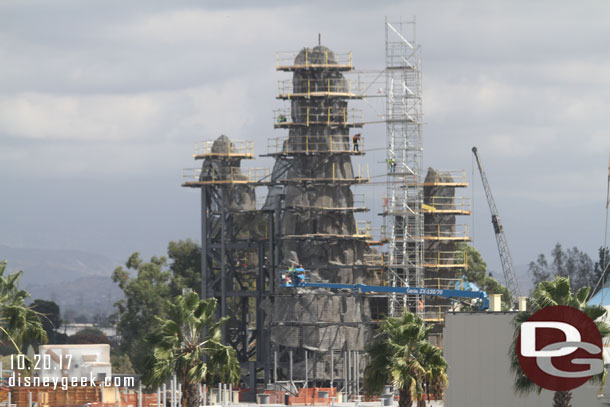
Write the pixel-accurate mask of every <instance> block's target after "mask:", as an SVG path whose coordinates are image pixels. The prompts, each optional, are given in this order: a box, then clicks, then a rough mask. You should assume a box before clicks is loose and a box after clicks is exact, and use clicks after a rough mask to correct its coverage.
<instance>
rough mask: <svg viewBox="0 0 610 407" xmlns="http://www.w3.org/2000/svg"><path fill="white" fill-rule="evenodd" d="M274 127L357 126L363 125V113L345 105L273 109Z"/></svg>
mask: <svg viewBox="0 0 610 407" xmlns="http://www.w3.org/2000/svg"><path fill="white" fill-rule="evenodd" d="M273 122H274V126H275V127H288V126H310V125H313V124H317V125H320V124H325V125H327V126H357V127H360V126H362V125H364V113H363V111H362V110H361V109H348V108H345V107H330V106H329V107H326V108H324V107H305V106H303V107H300V108H297V109H296V110H291V109H290V108H284V109H276V110H274V111H273Z"/></svg>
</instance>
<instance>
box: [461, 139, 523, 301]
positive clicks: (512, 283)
mask: <svg viewBox="0 0 610 407" xmlns="http://www.w3.org/2000/svg"><path fill="white" fill-rule="evenodd" d="M472 152H473V153H474V158H475V159H476V160H477V167H479V173H480V174H481V181H482V182H483V189H485V195H486V196H487V202H488V203H489V211H490V212H491V223H492V224H493V227H494V233H495V235H496V243H497V244H498V251H499V252H500V262H501V263H502V271H503V272H504V280H505V281H506V286H507V288H508V291H510V293H511V294H512V296H513V301H518V299H519V297H520V296H521V289H520V288H519V282H518V281H517V276H516V275H515V270H514V269H513V260H512V257H511V255H510V251H509V250H508V243H507V242H506V236H505V235H504V228H503V227H502V223H501V222H500V214H499V213H498V209H497V208H496V202H495V201H494V197H493V195H492V194H491V188H490V187H489V182H487V175H486V174H485V170H484V169H483V164H481V160H480V159H479V155H478V154H477V148H476V147H472Z"/></svg>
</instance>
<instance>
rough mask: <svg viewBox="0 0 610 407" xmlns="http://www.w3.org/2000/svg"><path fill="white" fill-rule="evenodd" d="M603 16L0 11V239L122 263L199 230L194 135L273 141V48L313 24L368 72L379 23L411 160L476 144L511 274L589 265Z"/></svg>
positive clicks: (261, 148)
mask: <svg viewBox="0 0 610 407" xmlns="http://www.w3.org/2000/svg"><path fill="white" fill-rule="evenodd" d="M609 8H610V6H608V5H607V3H606V2H601V1H600V2H588V3H587V4H585V5H583V4H576V3H573V2H567V1H564V2H551V1H539V2H530V1H512V2H508V1H452V2H430V1H411V2H384V3H382V4H375V5H374V6H372V3H371V2H370V1H349V2H348V1H341V2H308V3H303V2H284V1H282V2H280V1H266V2H256V3H255V4H250V5H248V6H242V2H237V1H235V2H194V1H190V2H187V1H183V2H171V3H170V2H165V1H146V2H145V1H133V2H124V1H114V0H113V1H90V2H86V3H85V2H81V1H76V0H63V1H55V2H52V3H49V2H43V1H6V2H3V3H2V4H0V58H1V59H2V61H3V63H2V64H1V65H0V183H1V185H2V186H3V188H4V190H5V193H6V195H4V194H3V195H4V196H3V200H2V201H1V203H0V209H2V210H1V211H0V213H2V215H1V216H2V218H0V220H1V224H2V225H3V227H2V231H3V233H2V235H0V243H3V244H13V245H17V246H26V247H27V246H38V247H62V248H74V249H84V250H90V251H100V252H103V253H105V254H109V255H111V256H113V257H115V258H116V257H119V258H122V257H125V256H126V255H127V254H128V253H129V252H130V251H132V250H138V249H140V250H143V251H144V252H145V253H148V254H153V253H159V252H161V251H162V250H164V248H165V245H166V243H167V241H168V240H169V239H175V238H181V237H188V236H191V237H194V238H197V226H196V224H197V219H196V218H197V196H196V194H193V193H190V192H189V191H184V190H181V189H180V188H179V183H180V171H181V169H182V167H190V166H195V164H194V163H193V162H192V160H190V154H192V149H193V144H194V143H195V142H196V141H198V140H201V139H204V138H214V137H216V136H217V135H219V134H220V133H226V134H228V135H229V136H230V137H232V138H237V139H254V140H255V141H256V143H257V144H256V152H257V153H259V154H261V153H264V152H265V151H266V140H267V138H268V137H277V136H281V135H283V133H282V132H280V131H274V130H273V128H272V110H273V109H274V108H278V107H281V106H284V104H283V103H282V102H280V101H277V100H275V96H276V93H277V81H278V80H280V79H283V78H287V77H288V75H286V74H283V73H277V72H275V71H274V68H275V52H276V51H285V50H298V49H299V48H301V47H303V46H311V45H314V44H315V43H316V42H317V35H318V33H322V40H323V42H324V43H325V44H327V45H328V46H330V47H331V48H333V49H335V50H337V51H339V52H342V51H348V50H352V51H353V53H354V54H353V56H354V63H355V65H356V66H357V68H381V67H382V65H383V61H384V44H383V41H384V32H383V19H384V17H385V16H389V17H390V18H394V17H396V18H397V17H399V16H403V17H406V18H410V17H411V16H412V15H416V16H417V21H418V32H417V35H418V40H419V42H420V43H421V45H422V54H423V58H424V59H423V66H424V113H425V121H426V125H425V130H424V144H425V161H426V164H427V165H432V166H436V167H441V168H443V167H444V168H465V169H466V171H467V173H468V175H469V176H470V175H471V153H470V147H472V146H473V145H477V146H478V147H479V148H480V150H481V153H482V155H483V159H484V162H485V165H486V166H487V169H488V172H489V177H490V180H491V182H492V187H493V189H494V193H495V194H496V198H497V200H498V205H499V207H500V210H501V213H502V216H503V218H504V223H505V227H506V229H507V232H508V233H509V238H510V239H511V241H510V243H511V245H512V246H513V254H514V257H515V260H516V262H517V263H526V262H528V261H529V260H531V259H532V258H533V257H534V256H535V255H536V254H537V252H539V251H548V249H550V248H551V246H552V245H553V244H554V243H555V242H556V241H561V242H565V243H566V244H569V245H574V244H576V245H578V246H579V247H581V248H582V249H585V250H587V251H589V252H590V253H592V254H593V253H594V252H595V250H596V248H597V247H598V246H599V245H600V244H601V243H602V241H601V237H602V236H601V235H602V233H603V225H602V222H603V219H602V218H603V203H604V202H603V200H604V199H605V177H606V170H605V165H606V160H607V154H608V150H609V149H610V138H609V137H608V136H607V134H606V129H607V128H608V119H607V118H608V117H610V115H609V113H610V95H609V93H608V92H607V91H606V88H607V87H608V85H609V84H610V74H609V72H610V69H609V68H610V56H608V55H607V54H606V53H605V52H604V50H606V49H608V48H609V46H610V44H609V42H610V26H608V25H607V17H606V16H607V15H608V11H609V10H608V9H609ZM372 103H373V104H374V103H375V101H372ZM353 105H354V107H356V105H357V103H354V104H353ZM358 107H361V108H363V109H364V110H365V112H366V114H367V117H369V118H374V112H373V111H372V110H371V109H370V108H368V107H367V106H366V105H365V104H362V103H361V104H360V105H359V106H358ZM365 135H366V139H365V143H366V144H367V146H368V147H369V148H381V147H383V140H384V128H383V126H380V125H373V126H369V127H368V128H367V129H365ZM382 161H383V157H382V152H377V153H374V154H370V155H367V157H366V159H358V162H360V163H366V162H368V163H369V165H370V166H371V173H373V174H380V173H382V172H383V170H384V169H383V164H382ZM248 165H251V166H263V165H266V166H270V165H271V162H270V160H269V159H258V160H257V161H256V162H255V163H249V164H248ZM474 175H475V178H476V179H477V181H476V182H478V174H476V173H475V174H474ZM379 180H381V179H379ZM365 188H371V189H372V190H374V191H376V192H379V194H369V197H368V198H367V199H368V200H370V202H368V204H369V205H371V206H373V209H374V210H373V211H371V215H370V217H371V219H373V220H374V221H375V222H377V223H379V219H378V218H376V217H374V214H376V213H378V212H379V206H380V203H381V202H380V200H379V199H376V198H374V197H373V196H374V195H377V196H380V195H381V194H382V193H383V189H384V187H383V186H382V185H377V186H373V187H365ZM371 189H364V188H359V190H360V192H366V191H371ZM191 192H192V191H191ZM481 192H482V191H481V188H480V186H478V187H476V186H475V197H476V205H477V206H476V208H475V210H476V211H477V215H475V220H474V231H475V235H476V236H475V243H476V246H477V247H479V248H480V249H481V250H482V251H483V254H484V256H485V258H486V259H487V260H488V261H489V263H490V264H491V266H492V268H494V269H496V270H498V269H499V263H498V261H497V253H496V249H495V242H494V239H493V233H492V232H491V227H490V225H489V220H488V217H489V216H488V212H487V207H486V202H485V201H484V197H483V196H482V194H481ZM464 193H465V194H466V195H470V194H471V191H470V190H467V191H464ZM465 222H467V223H470V222H471V221H470V220H468V219H466V220H465Z"/></svg>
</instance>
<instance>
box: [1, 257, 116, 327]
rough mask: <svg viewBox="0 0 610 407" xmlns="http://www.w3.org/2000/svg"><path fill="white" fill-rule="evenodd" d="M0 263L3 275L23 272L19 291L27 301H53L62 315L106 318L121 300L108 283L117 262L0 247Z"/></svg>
mask: <svg viewBox="0 0 610 407" xmlns="http://www.w3.org/2000/svg"><path fill="white" fill-rule="evenodd" d="M0 260H6V261H7V262H8V263H7V271H9V272H11V273H13V272H17V271H19V270H23V271H24V273H23V276H22V277H21V287H22V288H24V289H25V290H27V291H28V292H29V293H30V294H31V299H36V298H40V299H45V300H51V301H55V302H56V303H57V304H59V307H60V308H61V311H62V313H65V312H67V311H72V313H75V314H77V315H81V314H84V315H87V316H93V315H95V314H98V313H101V314H109V313H111V312H113V307H112V304H114V302H116V301H117V300H118V299H120V298H121V296H122V292H121V290H119V288H118V287H117V286H116V284H114V283H113V282H112V279H111V275H112V271H113V270H114V269H115V267H117V266H118V265H119V262H117V261H114V260H112V259H110V258H108V257H106V256H103V255H100V254H96V253H87V252H82V251H78V250H49V249H18V248H13V247H8V246H4V245H0Z"/></svg>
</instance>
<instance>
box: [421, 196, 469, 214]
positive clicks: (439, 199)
mask: <svg viewBox="0 0 610 407" xmlns="http://www.w3.org/2000/svg"><path fill="white" fill-rule="evenodd" d="M426 205H427V206H428V207H431V209H429V211H430V212H432V213H434V212H460V213H465V212H470V208H471V205H470V198H466V197H450V196H433V197H431V198H429V199H428V200H427V202H426ZM424 209H425V207H424Z"/></svg>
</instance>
